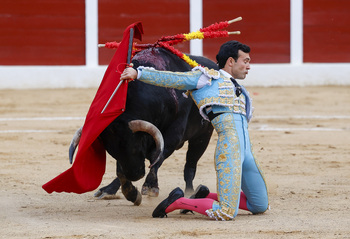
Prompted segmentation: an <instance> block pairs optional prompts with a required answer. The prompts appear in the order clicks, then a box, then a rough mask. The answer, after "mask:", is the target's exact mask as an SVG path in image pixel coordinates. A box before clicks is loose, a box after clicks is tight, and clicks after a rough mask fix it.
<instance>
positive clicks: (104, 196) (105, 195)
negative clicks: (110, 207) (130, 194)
mask: <svg viewBox="0 0 350 239" xmlns="http://www.w3.org/2000/svg"><path fill="white" fill-rule="evenodd" d="M97 199H99V200H113V199H120V196H117V195H116V194H109V193H102V194H101V195H100V196H99V197H97Z"/></svg>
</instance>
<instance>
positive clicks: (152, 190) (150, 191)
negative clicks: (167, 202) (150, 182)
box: [141, 186, 159, 197]
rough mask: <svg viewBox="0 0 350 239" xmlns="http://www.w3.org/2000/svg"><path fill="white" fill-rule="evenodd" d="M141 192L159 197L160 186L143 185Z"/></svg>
mask: <svg viewBox="0 0 350 239" xmlns="http://www.w3.org/2000/svg"><path fill="white" fill-rule="evenodd" d="M141 193H142V195H148V196H150V197H158V196H159V188H150V187H146V186H142V190H141Z"/></svg>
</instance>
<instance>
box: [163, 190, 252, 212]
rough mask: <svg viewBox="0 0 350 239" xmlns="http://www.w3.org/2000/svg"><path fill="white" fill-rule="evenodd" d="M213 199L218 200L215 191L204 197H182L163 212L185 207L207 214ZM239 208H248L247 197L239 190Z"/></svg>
mask: <svg viewBox="0 0 350 239" xmlns="http://www.w3.org/2000/svg"><path fill="white" fill-rule="evenodd" d="M214 201H218V195H217V193H209V194H208V196H207V197H206V198H196V199H190V198H185V197H182V198H179V199H177V200H176V201H175V202H173V203H172V204H170V205H169V207H167V208H166V209H165V213H169V212H172V211H174V210H176V209H187V210H191V211H195V212H198V213H200V214H203V215H207V213H206V212H205V211H206V210H208V209H211V208H212V206H213V202H214ZM239 209H243V210H248V208H247V197H246V195H245V194H244V193H243V192H241V199H240V202H239Z"/></svg>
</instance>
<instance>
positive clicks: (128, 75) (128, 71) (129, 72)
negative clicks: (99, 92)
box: [120, 67, 137, 80]
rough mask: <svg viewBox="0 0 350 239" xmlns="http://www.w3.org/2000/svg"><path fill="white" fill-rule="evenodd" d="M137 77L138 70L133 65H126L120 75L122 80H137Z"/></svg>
mask: <svg viewBox="0 0 350 239" xmlns="http://www.w3.org/2000/svg"><path fill="white" fill-rule="evenodd" d="M136 78H137V70H135V69H134V68H132V67H126V68H125V70H124V71H123V73H122V74H121V75H120V80H135V79H136Z"/></svg>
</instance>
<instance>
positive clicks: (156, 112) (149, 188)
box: [70, 48, 217, 205]
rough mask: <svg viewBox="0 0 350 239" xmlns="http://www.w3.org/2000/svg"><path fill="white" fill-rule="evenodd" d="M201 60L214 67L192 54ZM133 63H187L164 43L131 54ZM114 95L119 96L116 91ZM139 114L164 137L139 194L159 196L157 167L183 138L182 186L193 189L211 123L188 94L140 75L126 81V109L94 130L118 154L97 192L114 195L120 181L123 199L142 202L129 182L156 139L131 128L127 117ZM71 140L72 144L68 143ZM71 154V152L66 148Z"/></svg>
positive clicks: (184, 67)
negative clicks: (108, 181) (114, 175)
mask: <svg viewBox="0 0 350 239" xmlns="http://www.w3.org/2000/svg"><path fill="white" fill-rule="evenodd" d="M191 58H192V59H194V60H196V61H197V62H198V63H199V64H200V65H202V66H206V67H209V68H212V69H217V65H216V64H215V63H214V62H212V61H211V60H209V59H207V58H204V57H198V56H191ZM132 62H133V64H134V67H138V66H140V65H141V66H149V67H154V68H155V69H157V70H167V71H180V72H184V71H190V70H191V67H190V66H189V65H188V64H187V63H186V62H185V61H183V60H181V59H180V58H179V57H177V56H176V55H174V54H172V53H170V52H169V51H167V50H165V49H163V48H149V49H146V50H143V51H141V52H139V53H138V54H136V55H135V56H134V58H133V60H132ZM115 97H118V95H117V94H116V96H115ZM133 120H143V121H147V122H150V123H152V124H153V125H154V126H156V127H157V128H158V129H159V131H160V132H161V134H162V136H163V139H164V151H163V154H162V155H161V158H160V160H159V161H158V163H156V164H155V165H154V166H153V167H151V169H150V171H149V173H148V175H147V177H146V180H145V183H144V184H143V187H142V194H149V195H151V196H158V193H159V188H158V178H157V173H158V169H159V167H160V166H161V165H162V163H163V161H164V159H166V158H168V157H169V156H170V155H171V154H172V153H173V152H174V151H175V150H177V149H180V148H181V147H182V146H183V145H184V143H185V142H186V141H188V150H187V154H186V164H185V167H184V180H185V182H186V191H187V192H191V191H193V179H194V177H195V173H196V167H197V162H198V160H199V159H200V157H201V156H202V155H203V153H204V151H205V150H206V148H207V146H208V143H209V140H210V137H211V135H212V132H213V127H212V125H211V124H210V122H208V121H206V120H203V118H202V117H201V116H200V114H199V111H198V108H197V107H196V105H195V104H194V102H193V100H192V99H191V97H188V98H186V97H184V95H183V91H180V90H175V89H169V88H163V87H157V86H152V85H149V84H145V83H143V82H141V81H138V80H135V81H131V82H130V83H129V86H128V92H127V101H126V107H125V112H124V113H123V114H121V115H120V116H119V117H118V118H116V119H115V120H114V121H113V122H112V123H111V124H110V125H109V126H108V127H107V128H106V129H105V130H104V131H103V132H102V133H101V134H100V136H99V139H100V140H101V141H102V142H103V145H104V147H105V149H106V151H107V152H108V153H109V154H110V155H111V156H112V157H113V158H115V159H116V160H117V178H116V179H115V180H114V181H113V182H112V183H111V184H109V185H108V186H106V187H103V188H101V189H99V191H98V192H97V193H96V194H95V196H96V197H100V198H103V197H106V198H108V197H109V196H110V195H114V194H115V193H116V192H117V190H118V189H119V187H120V186H121V187H122V193H123V194H124V196H125V197H126V199H127V200H129V201H131V202H133V203H134V204H135V205H139V204H140V203H141V195H140V193H139V192H138V191H137V189H136V188H135V187H134V186H133V185H132V183H131V181H137V180H139V179H140V178H142V177H143V176H144V175H145V159H149V160H151V161H152V158H154V157H155V148H156V145H155V141H154V139H153V137H152V136H150V134H148V133H145V132H135V133H133V132H132V130H131V129H130V128H129V122H130V121H133ZM71 146H72V145H71ZM70 157H73V155H72V154H70Z"/></svg>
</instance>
